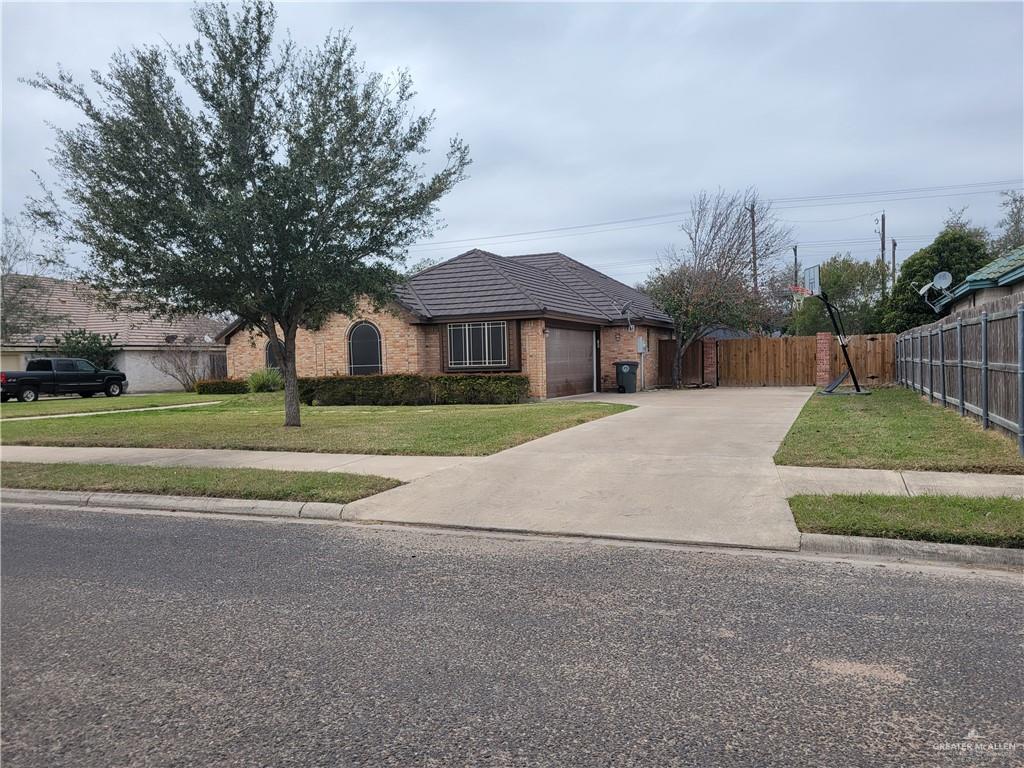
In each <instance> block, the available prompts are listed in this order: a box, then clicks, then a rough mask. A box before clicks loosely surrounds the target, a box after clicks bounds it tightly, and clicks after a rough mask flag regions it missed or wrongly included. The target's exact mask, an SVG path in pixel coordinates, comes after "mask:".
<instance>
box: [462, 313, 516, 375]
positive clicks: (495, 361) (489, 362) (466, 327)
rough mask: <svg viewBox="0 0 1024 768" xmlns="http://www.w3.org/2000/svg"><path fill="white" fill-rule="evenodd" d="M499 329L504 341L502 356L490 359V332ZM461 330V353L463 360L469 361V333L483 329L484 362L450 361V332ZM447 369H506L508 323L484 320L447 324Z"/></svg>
mask: <svg viewBox="0 0 1024 768" xmlns="http://www.w3.org/2000/svg"><path fill="white" fill-rule="evenodd" d="M498 327H500V328H501V335H502V338H503V339H504V340H505V344H504V347H505V349H504V356H503V357H501V358H495V357H492V351H491V330H492V329H494V328H498ZM457 328H459V329H462V352H463V359H464V360H467V361H468V360H469V331H470V329H472V328H483V330H484V362H482V363H469V362H465V363H456V362H454V361H453V360H452V331H453V330H454V329H457ZM448 367H449V368H507V367H508V323H507V322H506V321H504V320H486V321H481V322H476V323H449V324H448Z"/></svg>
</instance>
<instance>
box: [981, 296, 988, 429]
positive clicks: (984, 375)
mask: <svg viewBox="0 0 1024 768" xmlns="http://www.w3.org/2000/svg"><path fill="white" fill-rule="evenodd" d="M981 426H982V428H983V429H988V312H986V311H984V310H982V312H981Z"/></svg>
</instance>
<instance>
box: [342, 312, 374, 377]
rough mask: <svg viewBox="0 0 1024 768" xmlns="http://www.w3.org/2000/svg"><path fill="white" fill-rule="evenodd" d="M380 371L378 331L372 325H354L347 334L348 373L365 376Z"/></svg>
mask: <svg viewBox="0 0 1024 768" xmlns="http://www.w3.org/2000/svg"><path fill="white" fill-rule="evenodd" d="M380 371H381V367H380V331H378V330H377V326H375V325H373V324H372V323H367V322H362V323H356V324H355V325H353V326H352V330H350V331H349V332H348V372H349V373H350V374H352V375H353V376H366V375H368V374H371V373H380Z"/></svg>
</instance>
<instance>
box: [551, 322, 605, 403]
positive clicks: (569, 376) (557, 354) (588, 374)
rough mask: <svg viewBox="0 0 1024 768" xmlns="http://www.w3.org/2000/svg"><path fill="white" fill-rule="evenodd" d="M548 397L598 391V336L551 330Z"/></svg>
mask: <svg viewBox="0 0 1024 768" xmlns="http://www.w3.org/2000/svg"><path fill="white" fill-rule="evenodd" d="M547 354H548V360H547V376H548V397H565V396H566V395H580V394H583V393H584V392H593V391H594V332H593V331H577V330H573V329H570V328H548V339H547Z"/></svg>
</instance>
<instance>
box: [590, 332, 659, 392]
mask: <svg viewBox="0 0 1024 768" xmlns="http://www.w3.org/2000/svg"><path fill="white" fill-rule="evenodd" d="M639 337H643V338H645V339H647V352H646V353H645V354H644V361H643V362H644V379H643V384H644V386H645V387H646V388H647V389H653V388H654V387H655V386H657V384H658V344H659V342H660V341H661V339H670V338H672V332H671V331H667V330H664V329H662V328H655V327H653V326H646V325H641V326H637V327H636V328H635V329H634V330H632V331H630V330H629V329H628V328H626V327H625V326H612V327H607V328H602V329H601V371H600V379H601V381H600V384H599V388H600V389H601V390H602V391H605V392H608V391H612V390H614V389H615V363H616V361H618V360H640V353H639V352H637V351H636V340H637V338H639ZM640 383H641V382H640V381H639V380H638V381H637V387H639V386H640Z"/></svg>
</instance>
